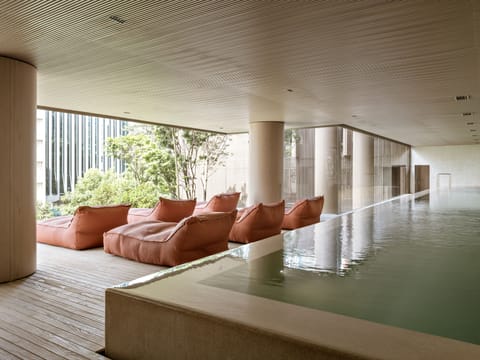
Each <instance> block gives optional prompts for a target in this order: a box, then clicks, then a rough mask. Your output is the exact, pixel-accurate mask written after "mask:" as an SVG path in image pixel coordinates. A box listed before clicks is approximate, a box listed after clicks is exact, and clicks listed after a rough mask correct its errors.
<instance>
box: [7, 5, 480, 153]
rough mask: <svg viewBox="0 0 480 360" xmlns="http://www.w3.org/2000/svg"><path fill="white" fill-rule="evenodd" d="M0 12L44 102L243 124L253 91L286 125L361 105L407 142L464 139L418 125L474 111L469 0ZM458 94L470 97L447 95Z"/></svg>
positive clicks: (334, 119)
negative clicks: (35, 72) (402, 129)
mask: <svg viewBox="0 0 480 360" xmlns="http://www.w3.org/2000/svg"><path fill="white" fill-rule="evenodd" d="M0 10H1V11H0V53H1V54H5V55H9V56H13V57H18V58H21V59H24V60H26V61H29V62H32V63H33V64H34V65H36V66H37V67H38V69H39V103H40V105H45V106H50V107H57V108H62V109H72V110H77V111H86V112H91V113H103V114H107V115H111V116H121V117H125V116H127V114H124V112H126V111H127V112H130V113H131V114H130V115H128V116H131V117H132V118H134V119H139V120H145V121H151V122H161V123H172V124H176V125H184V126H190V127H201V128H206V129H208V128H210V129H212V130H218V129H219V127H220V126H221V127H223V128H224V130H225V131H235V132H238V131H241V130H243V131H245V130H247V129H248V121H249V119H251V118H252V117H255V114H252V111H253V110H252V101H251V100H252V96H253V98H259V99H265V101H268V102H270V103H271V104H273V105H270V115H271V116H279V117H282V118H279V119H277V120H285V121H287V126H289V127H291V126H293V127H295V126H303V125H304V124H309V125H311V126H315V125H326V124H336V123H339V122H340V121H341V122H345V121H350V122H351V123H352V124H351V125H352V126H355V124H354V122H353V120H352V118H351V114H353V113H356V112H358V110H357V109H360V113H361V115H362V116H363V118H364V121H363V122H362V123H361V124H362V128H363V129H364V130H367V131H373V132H375V130H376V128H377V126H378V125H377V124H385V125H384V127H383V129H381V130H382V134H381V135H383V136H387V137H391V138H394V139H397V140H400V141H404V142H409V143H412V144H414V145H415V144H423V145H431V144H435V143H438V139H439V138H445V140H442V141H445V142H446V143H451V142H455V143H462V142H463V143H471V137H469V136H467V135H465V134H464V131H463V130H461V129H459V130H458V132H455V131H452V130H450V131H449V132H448V133H446V134H444V135H443V136H439V135H438V134H433V133H432V135H431V137H430V138H429V139H428V141H427V142H425V141H426V140H425V139H426V138H427V136H426V135H425V136H424V135H422V137H421V140H420V137H419V142H417V141H416V140H415V139H416V134H417V133H421V131H419V130H421V129H418V128H416V127H415V125H418V126H419V127H420V128H421V127H422V126H425V125H422V124H423V122H422V120H423V118H424V117H425V116H428V115H429V114H433V115H441V114H442V113H443V112H445V111H446V112H450V113H452V112H456V111H460V112H461V111H462V109H464V108H466V107H472V108H469V109H468V110H469V111H477V112H479V111H480V104H478V103H476V102H474V99H475V96H480V91H479V89H478V87H479V81H478V80H479V71H478V69H479V68H480V67H479V65H480V63H479V56H478V55H479V37H480V36H479V26H478V25H479V16H480V15H479V14H480V11H479V10H480V6H478V4H477V3H476V2H475V1H473V2H472V1H468V0H465V1H438V2H433V1H432V2H430V1H419V2H408V3H407V2H400V1H396V2H383V1H378V2H377V1H356V2H355V1H354V2H339V1H329V2H287V1H277V2H259V1H241V2H239V1H233V0H232V1H222V2H215V1H186V2H179V1H175V2H156V1H128V2H123V1H122V2H118V1H113V0H111V1H94V0H91V1H81V2H79V1H73V0H71V1H62V2H52V1H31V2H29V1H25V2H21V1H2V0H0ZM112 15H116V16H119V17H120V18H122V19H125V20H126V23H125V24H118V23H116V22H114V21H112V20H111V19H109V17H110V16H112ZM287 88H293V89H294V90H295V92H294V93H286V89H287ZM462 93H463V94H471V95H473V96H474V97H473V99H472V100H471V101H470V102H469V103H468V104H456V103H455V102H453V101H451V99H452V98H453V96H454V95H457V94H462ZM432 99H433V100H432ZM404 108H405V109H404ZM278 109H284V112H283V114H282V113H279V111H278ZM402 109H404V110H402ZM267 110H268V109H267ZM400 113H401V114H403V115H404V116H409V117H410V121H409V122H408V124H409V125H411V126H412V128H409V129H408V130H409V132H407V133H406V134H405V135H403V133H401V134H402V135H398V134H399V132H398V131H396V127H397V126H398V124H399V123H401V122H402V121H403V119H400V118H399V117H398V115H395V114H400ZM384 114H390V116H389V117H388V118H387V120H384V117H385V115H384ZM266 117H268V114H266ZM439 118H440V121H447V120H442V118H441V117H439ZM428 131H430V129H429V128H426V129H425V132H426V133H428ZM397 136H401V138H399V137H397ZM449 139H450V140H449ZM462 139H463V140H462Z"/></svg>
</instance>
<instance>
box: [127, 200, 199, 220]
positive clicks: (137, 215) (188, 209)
mask: <svg viewBox="0 0 480 360" xmlns="http://www.w3.org/2000/svg"><path fill="white" fill-rule="evenodd" d="M196 203H197V200H196V199H193V200H171V199H166V198H163V197H160V199H159V200H158V202H157V204H156V205H155V207H154V208H153V209H138V208H135V209H130V210H129V211H128V223H129V224H131V223H135V222H139V221H148V220H159V221H166V222H179V221H180V220H182V219H184V218H186V217H189V216H190V215H192V213H193V210H194V209H195V205H196Z"/></svg>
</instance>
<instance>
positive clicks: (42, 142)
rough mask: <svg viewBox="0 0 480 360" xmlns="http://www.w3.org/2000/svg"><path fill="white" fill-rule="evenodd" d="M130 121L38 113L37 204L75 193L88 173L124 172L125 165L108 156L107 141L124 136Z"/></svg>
mask: <svg viewBox="0 0 480 360" xmlns="http://www.w3.org/2000/svg"><path fill="white" fill-rule="evenodd" d="M127 123H128V122H127V121H123V120H114V119H106V118H101V117H94V116H87V115H78V114H72V113H65V112H58V111H48V110H38V111H37V201H49V202H54V201H57V200H59V198H60V195H62V194H65V193H66V192H69V191H72V190H73V189H74V188H75V184H76V182H77V180H78V178H80V177H81V176H82V175H83V174H84V173H85V171H87V170H88V169H91V168H96V169H99V170H101V171H106V170H113V171H115V172H117V173H121V172H123V171H124V170H125V164H124V163H123V162H122V161H120V160H116V159H114V158H112V157H111V156H108V155H107V153H106V150H105V141H106V139H108V138H115V137H118V136H122V135H125V134H126V132H127V129H126V127H127Z"/></svg>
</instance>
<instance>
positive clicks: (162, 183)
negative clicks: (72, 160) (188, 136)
mask: <svg viewBox="0 0 480 360" xmlns="http://www.w3.org/2000/svg"><path fill="white" fill-rule="evenodd" d="M107 151H108V153H109V154H110V155H112V156H113V157H114V158H116V159H120V160H123V161H125V164H126V166H127V171H126V174H125V175H126V176H131V177H132V178H133V180H134V182H135V184H136V186H140V185H142V184H146V183H149V182H151V183H152V184H153V185H155V186H157V187H158V188H159V190H160V192H161V193H162V194H166V195H170V196H172V195H175V178H176V176H175V168H174V159H173V157H172V156H171V154H170V152H169V151H168V149H165V148H164V147H160V146H158V142H157V141H156V138H155V134H154V130H153V126H147V125H142V126H136V127H132V128H131V129H130V131H129V134H128V135H125V136H121V137H118V138H114V139H113V138H110V139H108V140H107Z"/></svg>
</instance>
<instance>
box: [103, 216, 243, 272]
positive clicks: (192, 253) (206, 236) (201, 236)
mask: <svg viewBox="0 0 480 360" xmlns="http://www.w3.org/2000/svg"><path fill="white" fill-rule="evenodd" d="M236 214H237V211H236V210H235V211H233V212H229V213H224V212H215V213H209V214H202V215H198V216H190V217H188V218H185V219H183V220H182V221H180V222H179V223H172V222H162V221H155V220H150V221H144V222H137V223H132V224H127V225H123V226H119V227H117V228H115V229H112V230H110V231H108V232H106V233H105V234H104V236H103V242H104V250H105V252H106V253H109V254H113V255H118V256H122V257H125V258H127V259H131V260H135V261H138V262H142V263H147V264H155V265H166V266H175V265H179V264H183V263H186V262H189V261H193V260H196V259H200V258H202V257H204V256H208V255H212V254H215V253H218V252H221V251H225V250H227V249H228V233H229V232H230V229H231V228H232V224H233V222H234V221H235V217H236Z"/></svg>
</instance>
